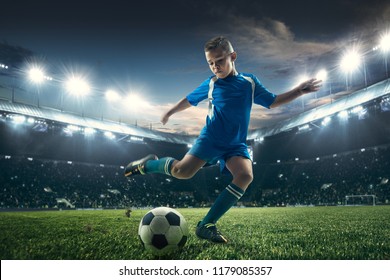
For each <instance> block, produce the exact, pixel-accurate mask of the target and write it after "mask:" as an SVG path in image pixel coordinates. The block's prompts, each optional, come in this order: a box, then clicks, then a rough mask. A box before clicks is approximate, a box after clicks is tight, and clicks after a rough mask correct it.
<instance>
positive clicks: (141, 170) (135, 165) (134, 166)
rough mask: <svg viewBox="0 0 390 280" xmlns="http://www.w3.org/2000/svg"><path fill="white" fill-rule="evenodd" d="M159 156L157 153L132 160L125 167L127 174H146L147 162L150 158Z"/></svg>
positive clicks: (127, 175) (128, 175) (154, 158)
mask: <svg viewBox="0 0 390 280" xmlns="http://www.w3.org/2000/svg"><path fill="white" fill-rule="evenodd" d="M157 159H158V157H157V156H156V155H147V156H146V157H144V158H141V159H140V160H136V161H132V162H130V163H129V164H128V165H127V166H126V168H125V176H126V177H130V176H134V175H139V174H141V175H144V174H145V163H146V162H147V161H148V160H157Z"/></svg>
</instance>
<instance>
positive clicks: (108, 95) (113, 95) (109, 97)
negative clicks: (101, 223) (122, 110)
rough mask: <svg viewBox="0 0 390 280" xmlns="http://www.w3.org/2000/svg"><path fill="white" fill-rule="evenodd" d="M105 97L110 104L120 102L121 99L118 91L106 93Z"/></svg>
mask: <svg viewBox="0 0 390 280" xmlns="http://www.w3.org/2000/svg"><path fill="white" fill-rule="evenodd" d="M105 96H106V99H107V100H108V101H110V102H115V101H118V100H119V99H120V95H119V94H118V93H117V92H116V91H114V90H111V89H109V90H107V91H106V94H105Z"/></svg>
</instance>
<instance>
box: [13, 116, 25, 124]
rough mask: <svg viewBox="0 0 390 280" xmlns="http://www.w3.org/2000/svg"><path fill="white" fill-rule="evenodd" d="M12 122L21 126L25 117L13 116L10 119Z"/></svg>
mask: <svg viewBox="0 0 390 280" xmlns="http://www.w3.org/2000/svg"><path fill="white" fill-rule="evenodd" d="M12 120H13V122H14V123H16V124H22V123H24V122H25V121H26V117H25V116H23V115H14V116H13V117H12Z"/></svg>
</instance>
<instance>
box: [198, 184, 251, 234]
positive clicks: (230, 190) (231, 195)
mask: <svg viewBox="0 0 390 280" xmlns="http://www.w3.org/2000/svg"><path fill="white" fill-rule="evenodd" d="M244 193H245V191H243V190H242V189H241V188H239V187H237V186H236V185H234V184H233V183H231V184H230V185H228V186H227V187H226V189H224V190H223V191H222V192H221V193H220V195H219V196H218V197H217V199H216V200H215V202H214V204H213V205H212V206H211V208H210V210H209V212H208V213H207V215H206V216H205V217H204V218H203V220H202V221H201V222H200V225H201V226H202V225H205V224H208V223H213V224H215V223H216V222H217V221H218V220H219V218H221V217H222V216H223V214H225V213H226V212H227V211H228V210H229V209H230V208H231V207H232V206H233V205H234V204H236V203H237V201H238V200H239V199H240V198H241V197H242V196H243V195H244Z"/></svg>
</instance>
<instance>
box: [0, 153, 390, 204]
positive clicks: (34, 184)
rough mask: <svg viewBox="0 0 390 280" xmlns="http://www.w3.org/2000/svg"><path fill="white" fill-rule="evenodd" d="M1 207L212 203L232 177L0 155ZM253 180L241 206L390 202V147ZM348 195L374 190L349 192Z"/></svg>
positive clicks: (259, 169) (268, 172) (284, 165)
mask: <svg viewBox="0 0 390 280" xmlns="http://www.w3.org/2000/svg"><path fill="white" fill-rule="evenodd" d="M0 170H1V173H0V189H1V191H0V208H2V209H14V208H23V209H27V208H28V209H37V208H40V209H42V208H44V209H51V208H102V209H103V208H104V209H107V208H123V209H126V208H140V207H157V206H169V207H205V206H209V205H210V204H211V203H212V202H213V200H214V199H215V198H216V197H217V195H218V194H219V192H220V191H221V190H222V189H223V188H225V187H226V184H227V183H229V181H230V179H231V178H229V177H228V176H227V177H226V176H225V177H223V176H221V175H220V174H219V173H218V168H217V167H211V168H204V169H203V170H201V172H199V173H198V174H197V175H196V176H195V177H194V178H192V179H190V180H185V181H183V180H178V179H175V178H171V177H167V176H164V175H158V174H157V175H156V174H153V175H148V176H136V177H134V178H126V177H124V176H123V167H122V166H112V165H103V164H91V163H80V162H67V161H54V160H45V159H37V158H28V157H14V156H5V155H3V156H0ZM254 176H255V180H254V181H253V182H252V184H251V186H250V188H249V189H248V191H247V192H246V194H245V195H244V197H243V198H242V199H241V201H239V203H238V206H260V207H262V206H298V205H315V206H322V205H344V204H345V203H347V204H372V203H373V197H374V199H375V201H374V202H375V204H389V203H390V183H389V178H390V147H389V146H381V147H374V148H367V149H361V150H357V151H352V152H348V153H343V154H334V155H328V156H326V157H322V158H313V159H310V160H299V159H296V160H294V161H291V162H276V163H272V164H257V165H254ZM348 195H372V196H367V197H363V196H362V197H357V198H355V197H351V198H350V199H347V200H346V196H348Z"/></svg>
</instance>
